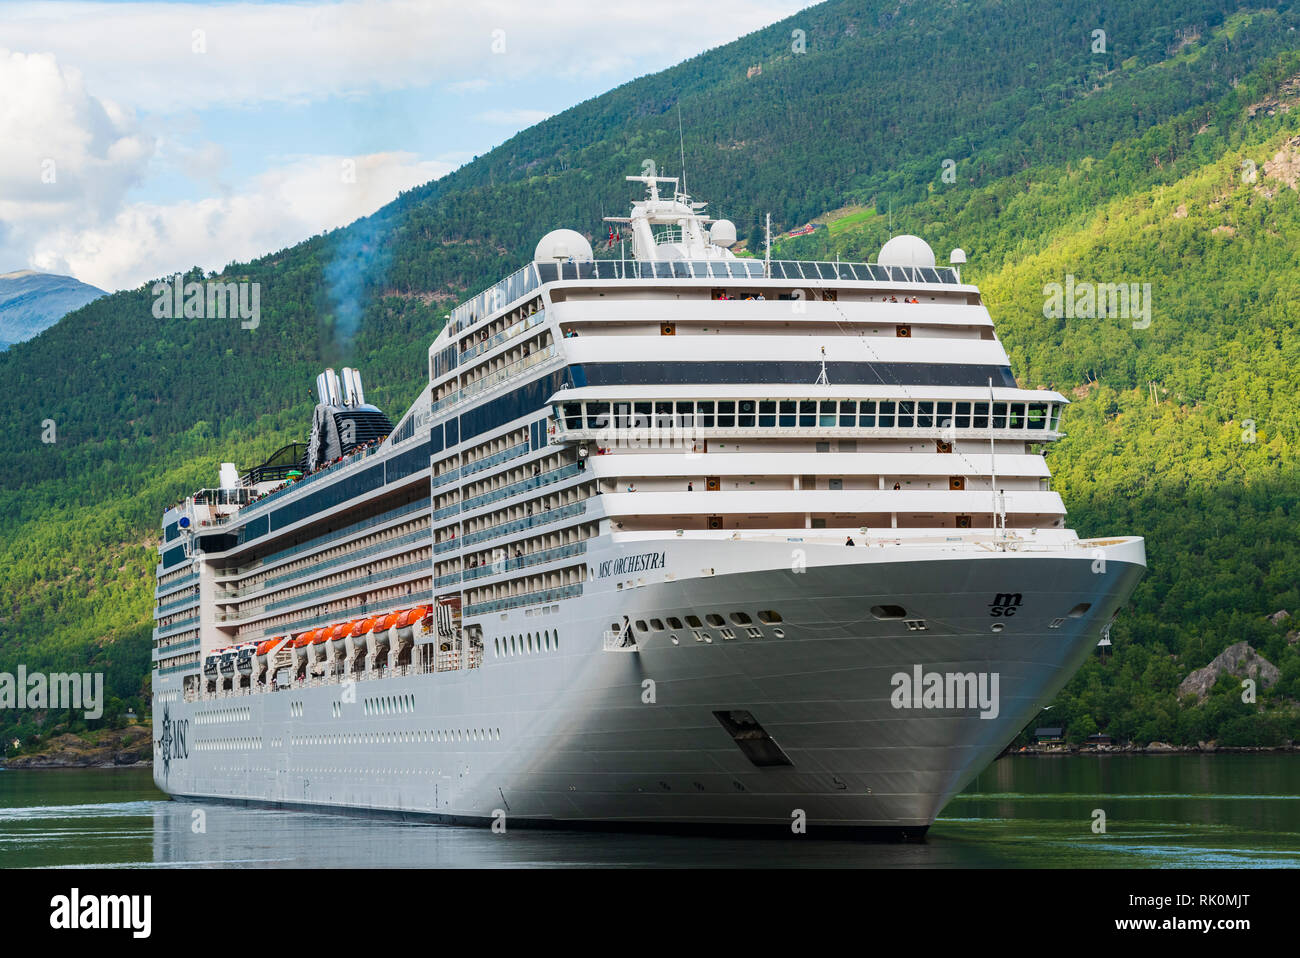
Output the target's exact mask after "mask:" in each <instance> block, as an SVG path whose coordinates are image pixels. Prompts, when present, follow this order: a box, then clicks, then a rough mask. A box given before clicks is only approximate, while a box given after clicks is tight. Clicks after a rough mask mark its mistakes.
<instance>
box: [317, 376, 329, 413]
mask: <svg viewBox="0 0 1300 958" xmlns="http://www.w3.org/2000/svg"><path fill="white" fill-rule="evenodd" d="M316 398H317V399H318V400H319V401H320V403H321V405H323V406H328V405H329V404H330V390H329V387H328V386H327V385H325V374H324V373H318V374H317V375H316Z"/></svg>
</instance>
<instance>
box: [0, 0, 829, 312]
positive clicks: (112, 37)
mask: <svg viewBox="0 0 1300 958" xmlns="http://www.w3.org/2000/svg"><path fill="white" fill-rule="evenodd" d="M808 5H809V0H706V2H699V0H656V2H655V3H653V4H647V3H644V2H626V0H599V2H597V0H531V2H528V0H339V2H330V3H317V2H293V3H286V2H276V3H193V2H185V0H172V2H153V3H141V2H117V0H100V2H93V3H82V2H75V0H74V2H42V3H28V2H22V0H18V2H15V0H5V2H2V3H0V273H6V272H10V271H13V270H20V269H36V270H41V271H45V272H51V273H65V274H69V275H72V276H75V277H77V278H78V279H80V280H82V281H83V282H87V283H90V284H92V285H95V286H99V287H101V288H103V289H107V290H110V291H112V290H117V289H128V288H134V287H137V286H139V285H140V284H142V283H145V282H148V281H150V280H152V279H154V278H156V277H160V276H164V275H168V274H170V273H172V272H175V271H177V270H185V269H189V268H190V267H193V266H199V267H202V268H203V269H220V268H222V267H223V266H225V265H226V264H227V263H229V262H231V261H234V260H247V259H251V258H253V257H256V256H259V255H262V254H264V253H269V252H274V251H275V250H278V249H283V248H284V247H287V246H292V245H294V244H295V243H298V242H300V241H302V240H304V239H306V238H307V237H309V236H312V235H314V234H317V233H320V232H323V231H326V230H330V229H334V228H336V227H339V226H343V225H345V224H347V223H350V222H352V221H353V220H355V219H357V218H358V217H360V216H366V215H368V214H370V213H373V212H374V211H375V210H376V209H378V208H379V207H381V206H383V205H384V204H385V203H387V202H389V201H390V200H392V199H393V198H394V197H396V196H397V195H398V194H399V193H400V192H401V191H403V190H407V189H410V188H412V187H414V186H418V185H420V184H422V183H426V182H428V181H429V180H432V179H436V178H438V177H440V176H444V175H446V174H447V173H449V172H451V171H452V170H454V169H456V168H457V167H458V166H461V165H462V164H464V163H466V162H467V161H469V160H470V159H472V158H473V157H474V156H477V155H481V154H483V153H486V152H487V151H488V150H490V149H491V148H492V147H494V146H496V145H498V144H500V143H502V142H504V141H505V140H508V139H509V138H510V137H512V136H513V135H515V134H516V133H518V132H519V131H520V130H523V129H526V128H527V127H529V126H532V125H533V124H535V123H537V122H540V121H541V120H543V119H545V118H546V117H547V116H550V115H552V114H555V113H559V112H562V111H563V110H565V109H566V108H568V107H570V106H573V105H574V104H576V103H580V102H582V101H583V100H586V99H589V98H591V97H593V96H597V95H599V94H601V93H603V92H605V91H606V90H609V89H611V88H613V87H616V86H618V85H619V84H621V83H624V82H626V81H628V80H631V79H634V78H636V77H638V76H643V75H645V74H647V73H653V72H656V71H658V70H662V69H665V68H666V67H669V66H672V65H673V64H675V63H678V62H680V61H682V60H685V59H687V58H689V57H692V56H694V55H696V54H698V53H702V52H703V51H705V50H708V49H711V48H713V47H716V46H720V45H722V44H725V43H728V42H730V41H732V40H735V39H736V38H738V37H741V36H743V35H745V34H747V33H751V32H753V31H754V30H757V29H759V28H760V27H763V26H766V25H768V24H770V23H773V22H775V21H777V20H780V19H782V18H783V17H786V16H789V15H790V14H792V13H794V12H796V11H797V10H799V9H802V8H804V7H806V6H808ZM679 25H687V26H679Z"/></svg>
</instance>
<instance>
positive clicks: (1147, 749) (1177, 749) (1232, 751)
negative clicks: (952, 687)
mask: <svg viewBox="0 0 1300 958" xmlns="http://www.w3.org/2000/svg"><path fill="white" fill-rule="evenodd" d="M1256 752H1259V753H1263V752H1300V744H1295V743H1293V744H1290V745H1215V744H1214V743H1213V742H1202V743H1200V744H1198V745H1167V744H1165V743H1164V742H1152V743H1151V744H1150V745H1025V746H1023V747H1021V748H1007V749H1004V750H1003V751H1002V752H1001V753H999V755H998V758H1008V757H1014V756H1018V755H1026V756H1034V757H1043V758H1049V757H1052V756H1059V755H1246V754H1252V753H1256ZM995 761H996V759H995Z"/></svg>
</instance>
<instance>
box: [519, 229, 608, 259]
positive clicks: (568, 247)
mask: <svg viewBox="0 0 1300 958" xmlns="http://www.w3.org/2000/svg"><path fill="white" fill-rule="evenodd" d="M594 258H595V257H594V256H593V255H592V252H591V244H590V243H589V242H587V238H586V237H585V236H583V235H582V234H581V233H579V232H578V231H577V230H551V232H549V233H547V234H546V235H545V236H543V237H542V239H541V242H539V243H538V244H537V252H535V253H534V254H533V259H534V260H535V261H536V262H538V263H555V262H561V263H567V262H568V261H569V260H573V261H574V262H578V263H590V262H591V261H592V260H593V259H594Z"/></svg>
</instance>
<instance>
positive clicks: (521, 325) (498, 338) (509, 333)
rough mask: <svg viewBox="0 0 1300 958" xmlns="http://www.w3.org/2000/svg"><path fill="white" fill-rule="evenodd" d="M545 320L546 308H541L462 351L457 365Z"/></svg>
mask: <svg viewBox="0 0 1300 958" xmlns="http://www.w3.org/2000/svg"><path fill="white" fill-rule="evenodd" d="M545 321H546V310H544V309H539V310H538V311H537V312H535V313H533V314H532V315H530V316H529V317H528V318H527V319H524V320H521V321H520V322H517V323H515V324H514V325H513V326H511V327H510V328H509V329H504V330H502V331H501V332H499V333H497V334H496V335H495V336H493V337H492V338H490V339H486V340H484V341H483V342H481V343H476V344H475V345H473V346H469V347H467V348H466V349H464V350H463V351H462V352H461V354H460V356H459V357H458V358H457V365H459V364H461V363H464V362H465V361H467V360H470V359H473V358H474V357H475V356H479V355H482V354H483V353H486V352H488V351H489V350H491V349H493V348H494V347H496V346H500V345H501V344H502V343H504V342H506V341H507V340H509V339H514V338H515V337H516V336H518V335H519V334H520V333H525V332H527V331H528V330H530V329H532V328H534V327H535V326H538V325H540V324H541V323H543V322H545Z"/></svg>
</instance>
